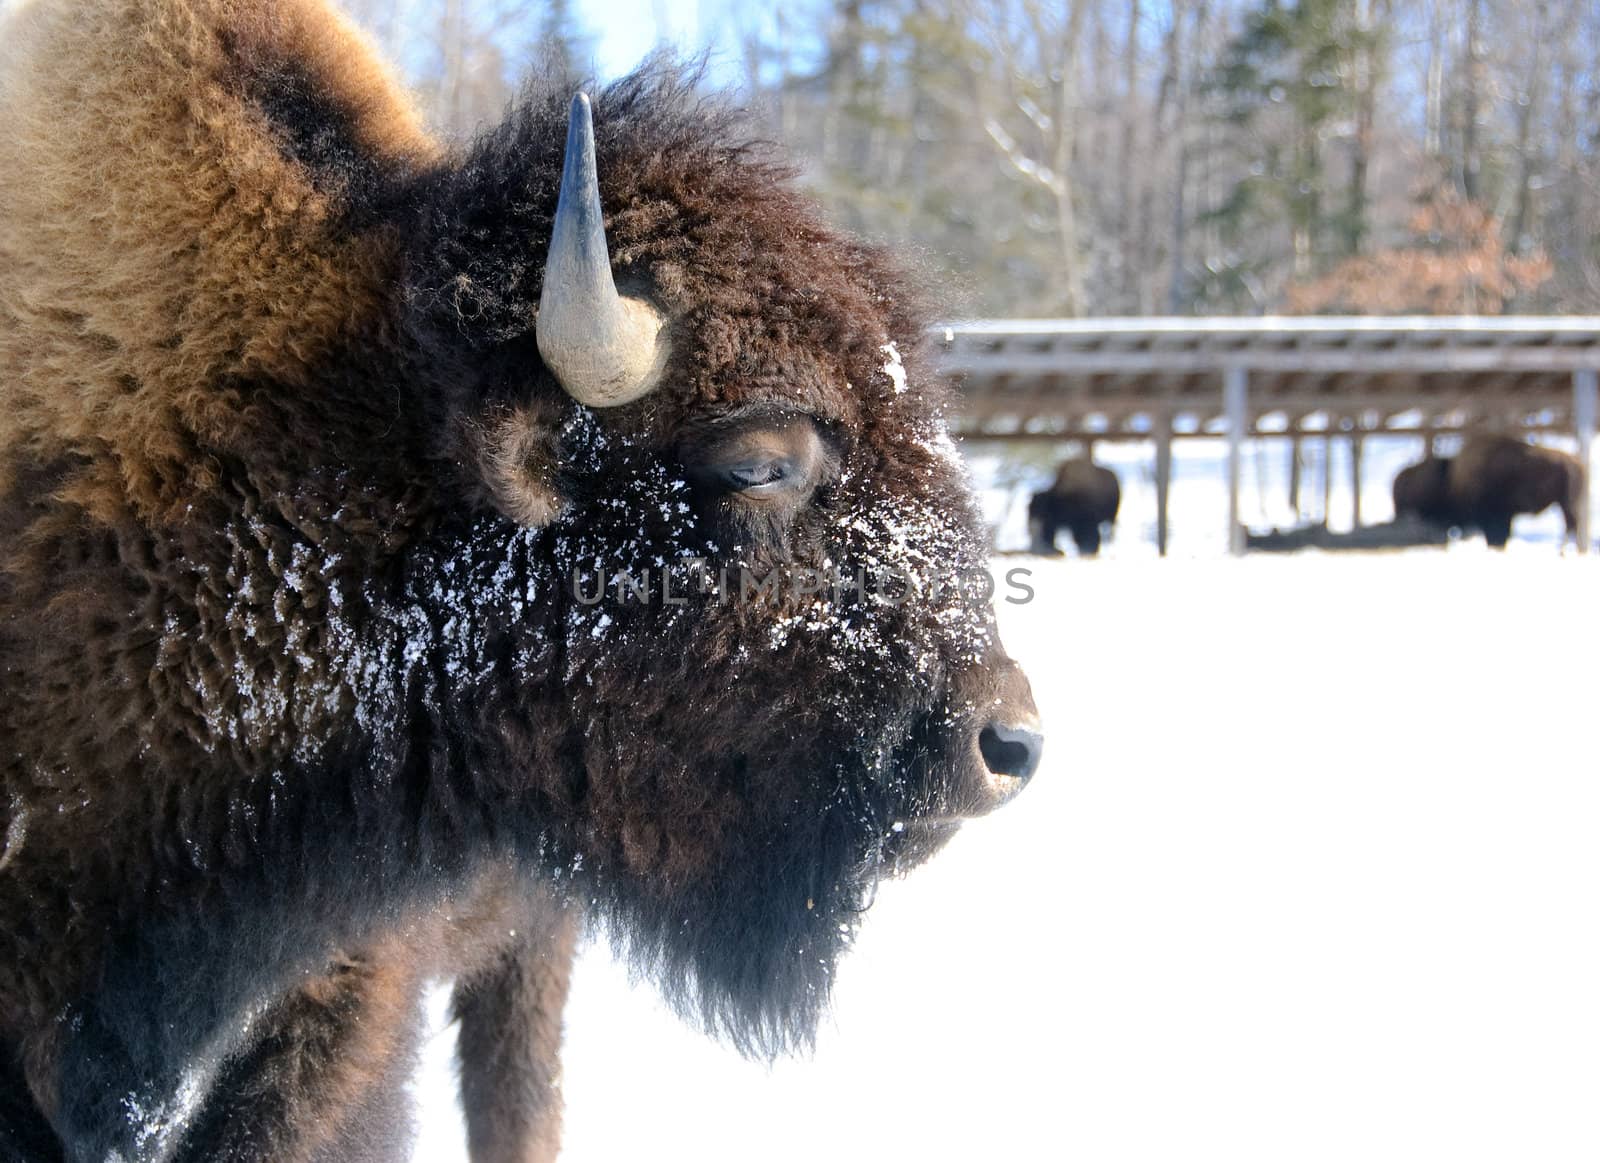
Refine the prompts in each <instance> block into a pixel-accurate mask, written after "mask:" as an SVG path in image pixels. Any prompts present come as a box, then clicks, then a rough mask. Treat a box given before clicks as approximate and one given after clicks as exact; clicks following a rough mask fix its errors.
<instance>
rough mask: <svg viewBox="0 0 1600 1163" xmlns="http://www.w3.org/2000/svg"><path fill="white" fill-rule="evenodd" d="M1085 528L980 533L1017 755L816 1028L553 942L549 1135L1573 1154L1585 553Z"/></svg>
mask: <svg viewBox="0 0 1600 1163" xmlns="http://www.w3.org/2000/svg"><path fill="white" fill-rule="evenodd" d="M1215 512H1216V510H1214V509H1213V510H1212V513H1213V514H1214V513H1215ZM1380 517H1381V515H1380ZM1219 532H1220V531H1219ZM1127 543H1128V544H1130V545H1131V544H1133V539H1132V538H1129V539H1128V541H1127ZM1120 556H1121V559H1120V560H1119V559H1118V557H1117V556H1116V555H1114V556H1113V557H1111V558H1110V559H1108V560H1101V561H1097V562H1079V561H1075V560H1071V559H1068V560H1064V561H1053V562H1035V561H1029V560H1026V559H1020V558H1014V559H1004V560H1002V562H1001V565H1002V567H1003V568H1016V567H1019V566H1022V567H1027V568H1031V569H1033V570H1034V578H1033V584H1034V585H1035V586H1036V588H1037V598H1036V600H1035V601H1034V602H1033V603H1031V604H1029V605H1026V606H1003V607H1002V608H1001V611H1000V615H1001V619H1002V627H1003V630H1004V632H1005V635H1006V638H1007V642H1008V645H1009V646H1010V648H1011V650H1012V652H1013V653H1014V654H1015V655H1016V656H1017V657H1019V658H1020V659H1021V660H1022V661H1023V662H1024V664H1025V665H1026V666H1027V668H1028V670H1029V672H1030V674H1031V675H1032V678H1033V684H1034V690H1035V692H1036V694H1037V696H1038V701H1039V703H1040V705H1041V708H1042V709H1043V712H1044V714H1045V716H1046V719H1047V722H1048V731H1049V742H1048V750H1047V759H1046V762H1045V765H1044V767H1043V769H1042V770H1041V772H1040V773H1039V775H1038V777H1037V779H1036V781H1035V784H1034V786H1032V787H1030V788H1029V789H1028V791H1027V792H1026V793H1025V794H1024V795H1023V796H1022V797H1021V798H1020V799H1019V800H1018V801H1017V802H1016V803H1015V804H1013V805H1011V806H1010V807H1008V808H1007V809H1006V810H1004V811H1003V812H1001V813H999V814H998V815H996V816H994V817H992V818H991V819H988V820H985V821H982V822H980V823H976V824H972V825H969V826H968V827H967V829H966V830H965V832H964V833H963V835H962V836H960V837H958V838H957V840H956V841H955V842H954V843H953V844H952V846H951V847H950V848H949V849H948V850H947V851H946V852H945V853H944V854H942V856H941V857H939V858H938V859H936V860H935V861H934V862H933V863H932V864H931V865H929V866H928V867H926V868H924V869H922V870H921V871H919V872H918V873H916V874H915V875H914V876H913V877H912V878H910V879H909V880H907V881H906V882H904V883H900V884H895V885H892V886H887V887H886V888H885V889H884V891H883V892H882V893H881V895H880V897H879V900H878V902H877V905H876V906H875V907H874V909H873V910H872V914H871V915H870V916H869V917H868V919H867V924H866V927H865V932H864V934H863V937H862V940H861V942H860V944H859V946H858V948H857V950H856V951H855V953H854V955H853V956H852V957H851V958H850V959H849V960H848V961H847V963H846V964H845V966H844V969H843V973H842V977H841V981H840V985H839V991H838V1000H837V1006H836V1010H835V1014H834V1017H833V1019H832V1022H831V1024H830V1025H829V1026H828V1027H827V1029H826V1030H825V1031H824V1035H823V1038H822V1041H821V1044H820V1046H819V1047H818V1049H817V1051H816V1054H815V1056H814V1057H812V1058H810V1059H808V1060H801V1061H785V1062H781V1063H779V1064H778V1065H777V1066H775V1067H772V1068H768V1067H766V1066H763V1065H757V1064H752V1063H748V1062H744V1061H741V1060H740V1059H739V1058H738V1057H736V1056H735V1055H734V1054H733V1053H732V1052H731V1051H729V1050H726V1049H724V1048H722V1047H720V1046H717V1045H715V1044H713V1043H711V1042H708V1041H706V1040H705V1039H704V1038H702V1037H701V1036H700V1035H698V1034H696V1033H694V1032H692V1031H691V1030H689V1029H687V1028H685V1027H683V1026H681V1025H680V1024H679V1023H678V1022H676V1021H675V1020H674V1019H673V1018H672V1017H671V1016H669V1015H668V1014H666V1013H665V1012H664V1011H663V1010H662V1008H661V1007H660V1006H659V1005H658V1004H657V1002H656V1001H655V999H654V998H653V996H652V994H651V993H650V991H649V989H648V987H645V986H641V987H639V988H630V986H629V984H628V982H627V980H626V978H625V975H624V974H623V972H622V971H621V970H620V969H618V968H617V967H616V966H615V965H614V964H613V963H612V962H611V960H610V958H609V955H608V953H607V951H606V950H605V949H604V948H595V949H591V950H590V951H589V952H588V953H587V954H586V955H585V957H584V959H583V961H582V963H581V964H580V966H579V973H578V978H577V983H576V986H575V993H574V997H573V1000H572V1005H571V1009H570V1012H569V1017H568V1024H567V1036H568V1050H567V1059H566V1061H567V1074H566V1095H567V1104H568V1110H567V1133H566V1141H567V1149H566V1153H565V1155H564V1158H565V1159H567V1160H571V1161H574V1163H585V1161H600V1163H612V1161H616V1160H635V1159H652V1160H660V1159H669V1160H676V1159H684V1160H701V1161H721V1160H730V1161H731V1160H740V1161H742V1160H747V1159H761V1160H772V1161H781V1160H797V1161H798V1160H806V1161H808V1163H809V1161H814V1160H818V1159H826V1160H838V1161H841V1163H849V1161H854V1160H868V1159H919V1160H930V1161H940V1160H951V1161H955V1160H963V1161H964V1160H971V1159H996V1160H1047V1159H1049V1160H1053V1159H1071V1160H1074V1161H1080V1163H1100V1161H1111V1160H1159V1161H1163V1163H1166V1161H1170V1160H1188V1159H1199V1158H1208V1159H1209V1158H1219V1159H1221V1158H1225V1159H1228V1160H1230V1161H1232V1163H1243V1161H1247V1160H1261V1161H1264V1163H1265V1161H1271V1163H1281V1161H1283V1160H1295V1161H1296V1163H1303V1161H1307V1160H1321V1159H1326V1160H1339V1161H1341V1163H1342V1161H1347V1160H1352V1159H1360V1160H1363V1161H1367V1163H1371V1161H1375V1160H1405V1161H1407V1163H1411V1161H1415V1160H1433V1159H1437V1160H1451V1161H1452V1163H1455V1161H1459V1160H1473V1159H1482V1160H1504V1159H1537V1160H1540V1161H1541V1163H1555V1161H1559V1160H1579V1159H1582V1160H1593V1159H1595V1158H1600V1118H1597V1117H1596V1110H1597V1106H1596V1097H1595V1096H1596V1095H1597V1094H1600V779H1597V777H1600V765H1597V763H1596V721H1597V720H1596V698H1595V683H1594V678H1595V665H1596V660H1597V659H1600V612H1597V599H1600V561H1596V560H1593V559H1590V560H1578V559H1576V558H1574V557H1571V556H1569V557H1568V558H1566V559H1560V558H1558V556H1557V554H1556V551H1555V549H1554V547H1553V545H1551V544H1549V543H1545V544H1537V543H1534V544H1521V545H1514V546H1513V550H1512V552H1510V553H1508V554H1505V555H1500V556H1495V555H1491V554H1490V553H1489V552H1488V551H1487V550H1485V549H1483V548H1482V546H1481V542H1480V543H1474V544H1460V545H1455V546H1452V547H1451V548H1450V549H1448V550H1443V551H1440V550H1434V551H1414V552H1409V553H1402V554H1389V555H1380V556H1362V557H1358V558H1352V557H1343V556H1322V555H1317V554H1301V555H1296V556H1293V557H1287V558H1277V557H1271V558H1250V559H1245V560H1242V561H1232V560H1227V559H1222V558H1217V557H1214V556H1208V557H1191V558H1178V559H1174V560H1168V561H1155V560H1151V559H1149V558H1148V556H1145V555H1143V554H1139V553H1133V552H1131V551H1130V552H1124V553H1123V554H1122V555H1120ZM449 1070H450V1067H449V1062H448V1040H447V1038H440V1039H437V1040H436V1041H435V1043H434V1046H433V1048H432V1051H431V1052H430V1054H429V1056H428V1063H427V1068H426V1069H425V1071H424V1072H423V1075H422V1076H421V1078H420V1079H419V1081H418V1084H417V1085H418V1090H419V1093H420V1094H421V1096H422V1099H423V1125H424V1138H423V1140H422V1142H421V1144H420V1145H419V1149H418V1152H417V1155H416V1158H417V1159H418V1160H419V1163H451V1161H453V1160H457V1159H461V1158H464V1155H463V1153H462V1150H461V1147H460V1130H459V1126H458V1124H457V1121H456V1116H455V1114H454V1110H453V1105H452V1096H451V1090H452V1083H451V1079H450V1074H449Z"/></svg>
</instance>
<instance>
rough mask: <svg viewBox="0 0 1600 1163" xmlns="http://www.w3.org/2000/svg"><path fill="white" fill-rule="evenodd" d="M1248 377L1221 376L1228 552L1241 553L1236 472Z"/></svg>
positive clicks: (1239, 372) (1237, 372) (1236, 372)
mask: <svg viewBox="0 0 1600 1163" xmlns="http://www.w3.org/2000/svg"><path fill="white" fill-rule="evenodd" d="M1249 395H1250V373H1249V372H1247V371H1245V369H1244V368H1242V367H1230V368H1227V369H1226V370H1225V371H1224V372H1223V373H1222V410H1223V412H1224V413H1225V414H1226V416H1227V419H1228V552H1229V553H1231V554H1233V555H1234V556H1235V557H1239V556H1242V555H1243V553H1244V529H1243V527H1241V526H1240V524H1239V470H1240V466H1241V464H1242V462H1243V459H1244V432H1245V425H1246V424H1247V423H1248V422H1249V411H1248V405H1249Z"/></svg>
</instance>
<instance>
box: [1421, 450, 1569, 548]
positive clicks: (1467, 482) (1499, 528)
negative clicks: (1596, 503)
mask: <svg viewBox="0 0 1600 1163" xmlns="http://www.w3.org/2000/svg"><path fill="white" fill-rule="evenodd" d="M1585 488H1587V478H1586V475H1585V473H1584V469H1583V466H1582V465H1581V464H1580V463H1579V462H1578V460H1577V458H1576V457H1573V456H1570V455H1568V454H1567V453H1564V452H1561V451H1558V450H1557V449H1553V448H1545V447H1543V446H1541V445H1537V444H1528V443H1526V442H1525V441H1522V440H1518V439H1516V438H1514V437H1510V436H1499V435H1492V434H1475V435H1471V436H1468V437H1467V439H1466V440H1465V441H1464V442H1463V443H1462V446H1461V451H1460V453H1459V454H1458V455H1456V456H1454V457H1435V456H1431V455H1430V456H1429V457H1427V458H1426V459H1424V460H1422V461H1420V462H1419V463H1417V464H1414V465H1411V466H1409V467H1407V468H1404V469H1401V470H1400V472H1399V473H1398V474H1397V475H1396V476H1395V478H1394V486H1393V492H1394V511H1395V516H1397V517H1402V516H1406V515H1414V516H1417V517H1420V518H1421V519H1423V520H1424V521H1427V522H1428V523H1429V524H1432V525H1436V526H1439V527H1441V528H1447V529H1466V530H1471V529H1477V530H1481V531H1482V532H1483V536H1484V540H1486V541H1487V542H1488V543H1489V544H1490V545H1491V546H1493V547H1495V548H1497V549H1504V548H1505V545H1506V542H1507V541H1509V540H1510V538H1511V520H1512V518H1513V517H1515V516H1516V515H1517V514H1518V513H1541V512H1543V511H1544V510H1545V509H1548V508H1549V507H1550V506H1551V505H1559V506H1560V507H1561V515H1562V517H1563V518H1564V519H1565V521H1566V534H1567V536H1569V537H1576V536H1577V534H1578V512H1579V507H1580V506H1581V505H1582V503H1583V493H1584V489H1585Z"/></svg>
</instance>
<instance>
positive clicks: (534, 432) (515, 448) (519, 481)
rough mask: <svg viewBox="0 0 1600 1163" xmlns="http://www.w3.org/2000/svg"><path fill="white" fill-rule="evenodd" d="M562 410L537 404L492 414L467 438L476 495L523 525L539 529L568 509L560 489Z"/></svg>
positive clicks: (472, 425)
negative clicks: (560, 423)
mask: <svg viewBox="0 0 1600 1163" xmlns="http://www.w3.org/2000/svg"><path fill="white" fill-rule="evenodd" d="M560 412H561V408H560V406H558V405H556V404H554V403H551V402H549V401H534V402H532V403H528V404H521V405H518V406H516V407H510V408H505V409H502V410H499V411H496V412H494V413H491V414H490V415H489V416H488V417H487V418H480V419H478V420H476V421H474V422H473V423H472V424H471V426H470V427H469V428H468V430H467V431H466V433H465V436H466V445H467V448H468V449H469V450H470V461H471V469H472V470H473V472H474V475H475V477H476V480H475V481H474V482H472V483H473V484H475V485H476V490H475V491H477V492H478V493H479V494H480V497H481V499H482V500H484V501H486V502H487V503H488V504H490V505H492V506H493V507H494V508H496V509H498V510H499V511H500V512H501V513H503V514H505V515H506V516H507V517H509V518H511V520H513V521H515V522H516V523H517V524H519V525H523V526H527V527H528V528H531V529H537V528H539V527H541V526H544V525H548V524H550V522H552V521H554V520H555V519H556V518H557V517H559V516H560V515H561V513H562V511H563V510H564V509H565V508H566V498H565V497H564V496H563V494H562V491H561V487H560V474H559V466H560V441H559V438H558V435H557V434H558V433H559V431H560V428H559V422H560V415H559V414H560Z"/></svg>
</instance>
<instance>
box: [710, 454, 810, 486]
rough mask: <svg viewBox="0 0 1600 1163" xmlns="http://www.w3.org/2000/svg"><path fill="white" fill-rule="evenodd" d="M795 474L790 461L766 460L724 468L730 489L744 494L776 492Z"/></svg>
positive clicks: (724, 475)
mask: <svg viewBox="0 0 1600 1163" xmlns="http://www.w3.org/2000/svg"><path fill="white" fill-rule="evenodd" d="M793 473H794V466H793V465H791V464H790V463H789V462H788V460H765V461H756V462H754V463H751V464H730V465H727V466H726V467H724V468H723V470H722V476H723V479H724V480H726V481H727V482H728V487H729V488H732V489H738V490H739V491H740V492H744V493H761V492H776V491H777V488H776V487H777V486H779V485H782V484H783V483H784V481H786V480H787V479H788V478H789V477H790V476H792V475H793Z"/></svg>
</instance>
